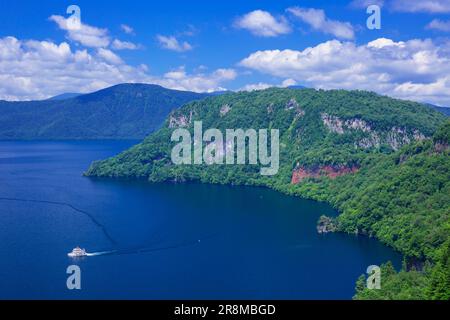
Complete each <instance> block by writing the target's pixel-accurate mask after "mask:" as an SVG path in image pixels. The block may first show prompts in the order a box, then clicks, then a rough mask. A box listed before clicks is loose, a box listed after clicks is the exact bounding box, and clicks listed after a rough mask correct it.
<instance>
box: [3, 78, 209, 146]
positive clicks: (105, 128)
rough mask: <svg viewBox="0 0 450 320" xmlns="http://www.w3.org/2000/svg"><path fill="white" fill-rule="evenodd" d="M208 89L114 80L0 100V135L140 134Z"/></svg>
mask: <svg viewBox="0 0 450 320" xmlns="http://www.w3.org/2000/svg"><path fill="white" fill-rule="evenodd" d="M206 96H209V95H208V94H200V93H194V92H188V91H177V90H170V89H166V88H163V87H161V86H157V85H149V84H120V85H116V86H113V87H110V88H107V89H103V90H100V91H97V92H94V93H90V94H85V95H79V96H76V97H72V98H68V99H62V98H63V97H67V94H65V95H62V96H57V97H56V98H55V97H54V98H53V99H51V100H45V101H26V102H25V101H24V102H8V101H0V139H2V140H14V139H25V140H34V139H50V140H52V139H140V138H144V137H145V136H147V135H148V134H149V133H151V132H153V131H154V130H156V129H158V128H159V127H160V125H161V124H162V123H163V121H164V119H165V118H166V117H167V115H168V114H169V113H170V112H171V111H172V110H174V109H176V108H178V107H180V106H182V105H184V104H186V103H188V102H191V101H193V100H198V99H202V98H204V97H206Z"/></svg>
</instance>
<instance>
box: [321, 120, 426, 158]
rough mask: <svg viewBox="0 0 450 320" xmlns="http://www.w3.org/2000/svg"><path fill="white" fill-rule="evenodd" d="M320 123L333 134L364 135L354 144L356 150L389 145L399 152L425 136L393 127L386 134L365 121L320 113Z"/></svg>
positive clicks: (418, 132)
mask: <svg viewBox="0 0 450 320" xmlns="http://www.w3.org/2000/svg"><path fill="white" fill-rule="evenodd" d="M321 116H322V122H323V124H324V125H325V127H326V128H327V129H328V130H329V131H331V132H334V133H337V134H345V133H346V132H347V131H348V130H358V131H361V132H363V133H366V137H365V138H362V139H360V140H359V141H356V142H355V147H356V148H363V149H370V148H379V147H380V146H381V145H382V144H386V145H389V146H390V147H391V148H392V149H393V150H399V149H400V148H401V147H403V146H404V145H406V144H408V143H411V142H412V141H422V140H424V139H426V137H425V135H424V134H422V133H421V132H420V131H419V130H414V131H412V132H411V131H410V132H408V130H407V129H406V128H399V127H393V128H392V129H391V130H390V131H388V132H379V131H375V130H374V129H373V128H372V127H371V126H370V125H369V124H368V123H367V122H366V121H364V120H362V119H357V118H355V119H348V120H343V119H340V118H339V117H336V116H332V115H329V114H327V113H322V114H321Z"/></svg>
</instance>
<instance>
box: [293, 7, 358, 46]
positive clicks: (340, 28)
mask: <svg viewBox="0 0 450 320" xmlns="http://www.w3.org/2000/svg"><path fill="white" fill-rule="evenodd" d="M287 11H288V12H290V13H291V14H293V15H294V16H295V17H297V18H298V19H300V20H301V21H303V22H304V23H306V24H308V25H309V26H311V27H312V28H313V29H314V30H316V31H320V32H323V33H327V34H332V35H333V36H335V37H337V38H341V39H353V38H354V37H355V32H354V30H353V26H352V25H351V24H350V23H348V22H341V21H337V20H331V19H329V18H327V17H326V15H325V11H323V10H321V9H313V8H309V9H308V8H299V7H292V8H289V9H287Z"/></svg>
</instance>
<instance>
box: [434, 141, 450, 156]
mask: <svg viewBox="0 0 450 320" xmlns="http://www.w3.org/2000/svg"><path fill="white" fill-rule="evenodd" d="M448 148H449V145H448V144H447V143H444V142H436V143H435V144H434V151H436V152H437V153H443V152H445V151H446V150H448Z"/></svg>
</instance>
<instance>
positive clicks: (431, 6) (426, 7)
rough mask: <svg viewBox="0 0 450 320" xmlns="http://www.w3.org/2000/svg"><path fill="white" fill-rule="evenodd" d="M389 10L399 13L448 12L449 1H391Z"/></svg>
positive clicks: (449, 10)
mask: <svg viewBox="0 0 450 320" xmlns="http://www.w3.org/2000/svg"><path fill="white" fill-rule="evenodd" d="M391 8H392V9H393V10H395V11H399V12H429V13H447V12H450V0H413V1H412V0H392V3H391Z"/></svg>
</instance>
